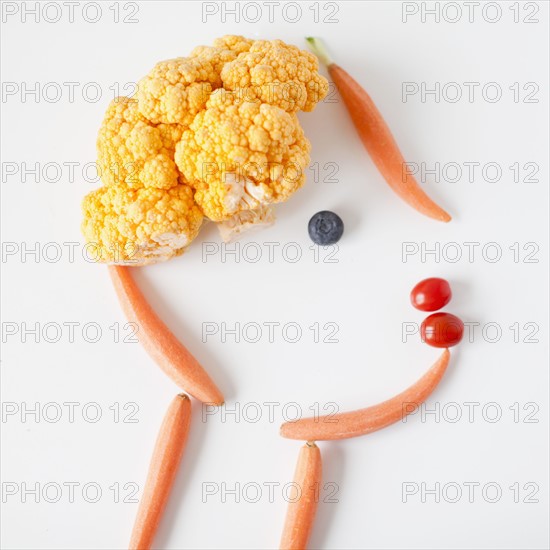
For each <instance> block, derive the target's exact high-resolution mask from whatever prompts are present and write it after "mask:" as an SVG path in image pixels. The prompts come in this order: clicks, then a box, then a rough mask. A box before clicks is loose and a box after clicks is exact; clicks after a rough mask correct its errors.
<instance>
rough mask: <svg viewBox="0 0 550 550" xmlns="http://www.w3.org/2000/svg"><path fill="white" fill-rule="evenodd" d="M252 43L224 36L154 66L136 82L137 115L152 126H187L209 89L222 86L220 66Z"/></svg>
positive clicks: (204, 99) (239, 37) (201, 107)
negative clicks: (187, 53)
mask: <svg viewBox="0 0 550 550" xmlns="http://www.w3.org/2000/svg"><path fill="white" fill-rule="evenodd" d="M251 44H252V41H251V40H248V39H247V38H244V37H242V36H231V35H229V36H224V37H223V38H218V39H217V40H215V41H214V46H199V47H198V48H195V49H194V50H193V52H192V53H191V55H190V57H178V58H176V59H169V60H168V61H161V62H160V63H157V64H156V65H155V67H154V68H153V70H152V71H151V72H150V73H149V74H148V75H147V76H146V77H145V78H142V79H141V80H140V82H139V83H138V92H137V99H138V102H139V111H140V113H141V114H142V115H143V116H144V117H145V118H146V119H148V120H150V121H151V122H153V123H155V124H159V123H161V122H163V123H168V124H176V123H177V124H183V125H185V126H188V125H189V124H190V123H191V122H192V120H193V118H194V117H195V115H196V114H197V113H198V112H199V111H200V110H201V109H203V108H204V104H205V103H206V101H207V100H208V97H209V95H210V93H211V92H212V90H214V89H216V88H219V87H220V86H221V85H222V81H221V77H220V73H221V70H222V68H223V66H224V65H225V64H226V63H228V62H229V61H232V60H233V59H235V58H236V57H237V55H238V54H239V53H241V52H246V51H247V50H248V49H249V48H250V46H251Z"/></svg>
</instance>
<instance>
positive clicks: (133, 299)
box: [109, 265, 223, 405]
mask: <svg viewBox="0 0 550 550" xmlns="http://www.w3.org/2000/svg"><path fill="white" fill-rule="evenodd" d="M130 269H131V268H128V267H124V266H118V265H111V266H109V272H110V274H111V279H112V281H113V285H114V287H115V290H116V293H117V295H118V299H119V300H120V304H121V306H122V309H123V311H124V313H125V314H126V317H127V318H128V320H129V321H130V322H134V323H136V324H137V325H138V327H139V332H138V337H139V340H140V342H141V343H142V345H143V347H144V348H145V349H146V350H147V352H148V353H149V355H150V356H151V357H152V358H153V359H154V360H155V361H156V362H157V364H158V365H159V366H160V368H161V369H162V370H163V371H164V372H165V373H166V374H167V375H168V376H169V377H170V378H171V379H172V380H173V381H174V382H175V383H176V384H177V385H178V386H179V387H181V388H182V389H184V390H185V391H187V392H188V393H190V394H191V395H192V396H193V397H195V398H196V399H198V400H199V401H202V402H203V403H211V404H214V405H221V404H222V403H223V395H222V393H221V392H220V390H219V389H218V388H217V386H216V385H215V384H214V382H213V381H212V379H211V378H210V376H208V374H207V372H206V371H205V370H204V369H203V368H202V366H201V365H200V363H199V362H198V361H197V360H196V359H195V358H194V357H193V355H191V353H190V352H189V350H188V349H187V348H186V347H185V346H184V345H183V344H182V343H181V342H180V341H179V340H178V339H177V338H176V337H175V336H174V334H173V333H172V332H171V331H170V329H169V328H168V327H167V326H166V325H165V324H164V323H163V322H162V321H161V320H160V318H159V317H158V315H157V314H156V313H155V311H154V310H153V308H152V307H151V306H150V305H149V303H148V302H147V300H146V299H145V296H144V295H143V294H142V292H141V291H140V290H139V287H138V286H137V284H136V282H135V281H134V279H133V278H132V276H131V275H130Z"/></svg>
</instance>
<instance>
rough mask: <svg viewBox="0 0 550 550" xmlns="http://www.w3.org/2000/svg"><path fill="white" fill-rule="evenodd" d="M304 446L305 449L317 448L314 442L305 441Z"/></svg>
mask: <svg viewBox="0 0 550 550" xmlns="http://www.w3.org/2000/svg"><path fill="white" fill-rule="evenodd" d="M306 446H307V447H317V445H316V444H315V441H306Z"/></svg>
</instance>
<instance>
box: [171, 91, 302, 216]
mask: <svg viewBox="0 0 550 550" xmlns="http://www.w3.org/2000/svg"><path fill="white" fill-rule="evenodd" d="M309 150H310V144H309V141H308V140H307V139H306V137H305V136H304V133H303V130H302V128H301V126H300V124H299V122H298V119H297V117H296V116H295V115H293V114H289V113H287V112H285V111H283V110H282V109H280V108H279V107H275V106H273V105H269V104H266V103H260V102H259V101H253V102H251V101H244V102H243V101H241V99H240V98H239V97H237V94H234V93H228V92H226V91H225V90H223V89H220V90H217V91H216V92H214V93H213V94H212V95H211V97H210V99H209V100H208V103H207V105H206V109H205V110H204V111H201V112H200V113H199V114H198V115H197V116H196V118H195V120H194V121H193V123H192V124H191V126H190V128H189V130H186V131H184V132H183V135H182V139H181V141H180V142H179V143H178V144H177V145H176V154H175V161H176V164H177V166H178V168H179V169H180V171H181V172H182V174H183V175H184V177H185V178H186V180H187V181H188V182H189V184H190V185H191V186H192V187H194V188H195V189H196V192H195V200H196V202H197V204H198V205H199V206H200V207H201V209H202V210H203V213H204V214H205V215H206V216H208V217H209V218H210V219H211V220H214V221H223V220H227V219H228V218H230V217H231V216H233V215H235V214H237V213H238V212H240V211H242V210H254V209H256V208H258V207H259V206H261V205H265V204H268V203H272V202H281V201H285V200H286V199H288V198H289V197H290V195H292V193H294V192H295V191H296V190H297V189H298V188H299V187H301V185H302V184H303V182H304V180H305V169H306V167H307V166H308V164H309Z"/></svg>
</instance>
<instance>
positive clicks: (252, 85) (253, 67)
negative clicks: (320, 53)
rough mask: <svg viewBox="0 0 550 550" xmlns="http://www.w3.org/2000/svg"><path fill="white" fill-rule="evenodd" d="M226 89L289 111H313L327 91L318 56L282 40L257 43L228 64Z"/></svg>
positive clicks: (223, 78) (222, 75) (225, 69)
mask: <svg viewBox="0 0 550 550" xmlns="http://www.w3.org/2000/svg"><path fill="white" fill-rule="evenodd" d="M221 79H222V83H223V87H224V88H225V89H226V90H233V91H239V93H241V94H243V97H244V98H245V99H247V100H253V99H259V100H260V101H261V102H263V103H269V104H271V105H276V106H277V107H280V108H281V109H284V110H285V111H289V112H296V111H299V110H303V111H312V110H313V109H314V108H315V105H316V104H317V103H318V102H319V101H322V100H323V99H324V98H325V96H326V95H327V92H328V82H327V79H326V78H324V77H323V76H321V75H320V74H319V62H318V60H317V57H316V56H315V55H313V54H312V53H310V52H307V51H305V50H300V49H299V48H297V47H296V46H292V45H290V44H285V43H284V42H283V41H281V40H257V41H256V42H254V44H253V45H252V46H251V47H250V49H249V50H248V51H246V52H243V53H241V54H239V56H238V57H237V58H236V59H235V60H234V61H230V62H229V63H226V64H225V65H224V66H223V69H222V72H221Z"/></svg>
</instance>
